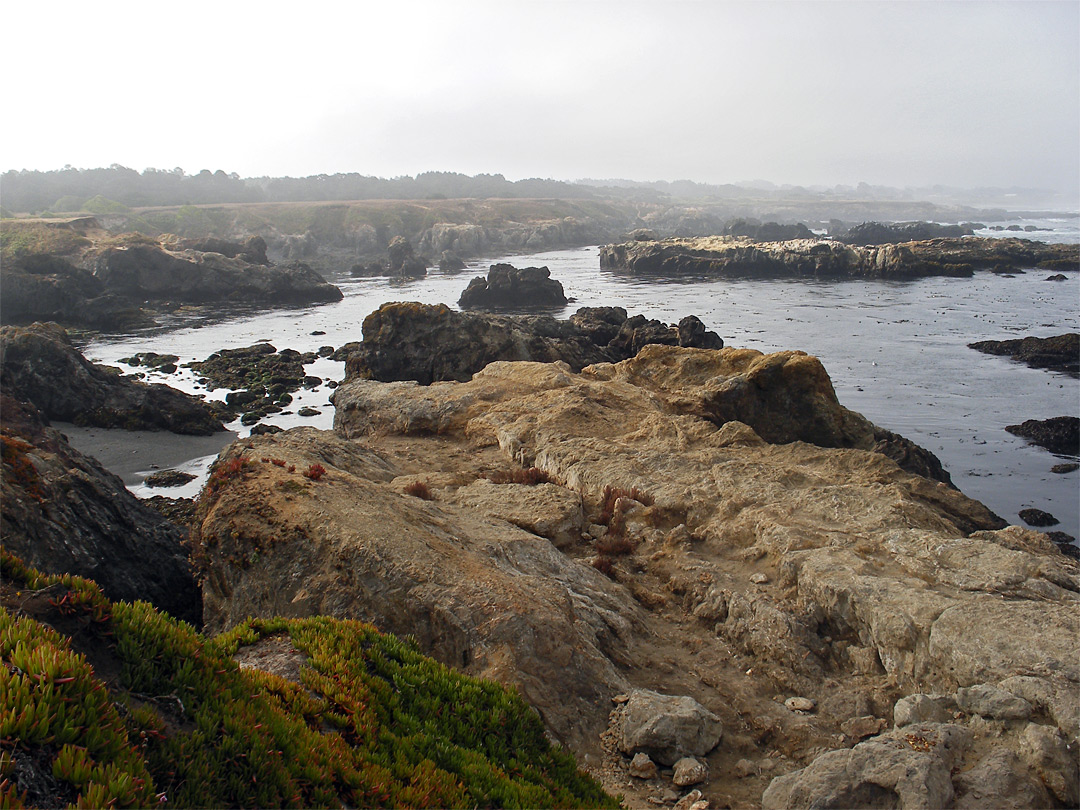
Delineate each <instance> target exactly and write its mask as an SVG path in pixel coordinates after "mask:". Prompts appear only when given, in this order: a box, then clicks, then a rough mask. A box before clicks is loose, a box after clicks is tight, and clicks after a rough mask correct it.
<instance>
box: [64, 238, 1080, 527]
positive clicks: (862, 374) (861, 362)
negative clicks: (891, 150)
mask: <svg viewBox="0 0 1080 810" xmlns="http://www.w3.org/2000/svg"><path fill="white" fill-rule="evenodd" d="M1036 224H1040V225H1044V226H1046V225H1049V226H1051V227H1054V228H1055V230H1054V232H1053V233H1049V234H1046V233H1038V234H1022V236H1027V237H1033V238H1039V239H1041V240H1044V241H1068V242H1076V241H1080V230H1078V227H1077V222H1076V221H1075V220H1069V221H1064V222H1062V221H1057V222H1046V221H1043V222H1037V223H1036ZM983 234H985V235H1015V234H1000V233H998V232H983V233H981V234H980V235H983ZM495 261H507V262H509V263H511V264H514V265H515V266H517V267H525V266H534V265H546V266H547V267H549V268H550V269H551V275H552V277H553V278H555V279H557V280H559V281H560V282H562V284H563V287H564V289H565V291H566V294H567V296H568V297H572V298H574V299H576V300H575V301H574V302H573V303H572V304H571V305H570V306H568V307H567V308H566V309H565V310H564V311H562V312H554V313H552V314H554V315H555V316H556V317H562V318H565V317H568V316H569V315H571V314H572V313H573V312H574V310H575V309H577V308H578V307H581V306H622V307H625V308H626V310H627V312H628V313H629V314H631V315H635V314H641V315H645V316H646V317H649V318H657V319H659V320H662V321H665V322H670V323H674V322H677V321H678V320H679V319H680V318H682V317H684V316H686V315H697V316H698V317H699V318H701V320H702V321H703V322H704V323H705V325H706V327H707V328H709V329H712V330H714V331H716V332H717V333H718V334H720V336H721V337H723V338H724V341H725V343H726V345H728V346H738V347H749V348H754V349H759V350H761V351H763V352H770V351H778V350H784V349H801V350H803V351H805V352H808V353H809V354H813V355H816V356H817V357H819V358H820V359H821V361H822V363H823V364H824V365H825V368H826V370H827V371H828V372H829V375H830V376H831V377H832V381H833V386H834V387H835V389H836V393H837V395H838V397H839V399H840V402H841V403H842V404H843V405H845V406H846V407H848V408H851V409H852V410H855V411H858V412H860V413H862V414H863V415H864V416H866V417H867V418H868V419H870V420H871V421H873V422H874V423H875V424H878V425H880V426H882V427H884V428H887V429H889V430H892V431H894V432H897V433H900V434H902V435H903V436H906V437H907V438H909V439H912V440H913V441H915V442H917V443H918V444H920V445H922V446H924V447H926V448H928V449H930V450H931V451H933V452H934V453H935V454H937V456H938V457H939V458H940V459H941V461H942V463H943V464H944V465H945V467H946V469H948V470H949V472H950V473H951V474H952V477H953V481H954V483H955V484H956V485H957V486H958V487H959V488H960V489H961V490H962V491H963V492H965V493H966V494H968V495H970V496H972V497H974V498H977V499H978V500H981V501H983V502H984V503H985V504H986V505H987V506H989V507H990V508H991V509H993V510H994V511H995V512H997V513H998V514H999V515H1001V516H1002V517H1004V518H1005V519H1006V520H1008V521H1009V522H1011V523H1018V524H1020V525H1023V523H1022V522H1021V521H1020V519H1019V517H1018V515H1017V512H1018V511H1019V510H1020V509H1023V508H1025V507H1035V508H1038V509H1042V510H1044V511H1046V512H1050V513H1051V514H1053V515H1054V516H1056V517H1057V518H1058V519H1059V520H1060V521H1061V525H1060V526H1055V527H1054V528H1055V529H1060V530H1062V531H1065V532H1067V533H1068V534H1071V535H1073V536H1074V537H1076V536H1080V472H1078V471H1074V472H1071V473H1067V474H1055V473H1052V472H1050V468H1051V467H1052V466H1053V465H1054V464H1058V463H1061V462H1063V461H1072V460H1075V459H1073V458H1068V457H1057V456H1054V455H1052V454H1051V453H1049V452H1047V451H1045V450H1043V449H1041V448H1038V447H1035V446H1032V445H1029V444H1028V443H1027V442H1025V441H1024V440H1023V439H1020V438H1017V437H1015V436H1012V435H1011V434H1009V433H1007V432H1006V431H1005V426H1006V425H1011V424H1016V423H1018V422H1022V421H1023V420H1025V419H1047V418H1050V417H1053V416H1065V415H1072V416H1076V415H1080V381H1077V380H1076V379H1074V378H1071V377H1068V376H1067V375H1064V374H1059V373H1056V372H1050V371H1042V370H1035V369H1029V368H1028V367H1027V366H1025V365H1023V364H1020V363H1014V362H1012V361H1010V360H1008V359H1007V358H1002V357H994V356H990V355H985V354H981V353H979V352H976V351H974V350H973V349H969V348H967V344H968V343H971V342H973V341H976V340H985V339H995V340H1003V339H1008V338H1014V337H1021V336H1025V335H1036V336H1039V337H1049V336H1051V335H1055V334H1060V333H1061V332H1066V331H1080V277H1078V275H1077V274H1075V273H1070V274H1067V275H1068V278H1067V280H1066V281H1057V282H1052V281H1046V280H1045V279H1046V277H1047V276H1048V275H1050V274H1049V273H1048V272H1046V271H1039V270H1029V271H1028V272H1027V273H1025V274H1018V275H1016V276H1015V277H1011V278H1010V277H1005V276H999V275H995V274H993V273H990V272H979V273H976V275H975V277H974V278H970V279H953V278H929V279H920V280H916V281H905V282H882V281H843V282H831V281H830V282H818V281H790V280H771V281H748V280H747V281H742V280H737V281H718V280H706V279H693V278H684V279H678V280H667V281H664V280H655V279H650V280H648V281H645V280H640V279H634V278H629V277H621V276H617V275H613V274H610V273H606V272H602V271H601V270H600V267H599V260H598V248H596V247H588V248H581V249H575V250H560V251H552V252H548V253H540V254H534V255H528V256H521V255H519V256H511V257H506V258H503V259H493V260H486V261H483V262H476V263H474V264H473V265H471V266H470V267H469V268H468V269H467V270H464V271H462V272H460V273H456V274H446V275H444V274H441V273H439V272H438V271H437V270H436V271H433V272H432V273H431V274H430V275H428V277H427V278H424V279H419V280H416V281H409V282H404V283H391V282H390V281H389V280H387V279H350V278H344V279H339V280H338V281H337V282H336V283H337V284H338V286H339V287H341V289H342V291H343V292H344V293H345V299H344V300H343V301H341V302H339V303H336V304H329V305H324V306H318V307H310V308H304V309H293V310H275V311H272V312H253V311H244V310H233V311H230V312H227V313H222V312H221V311H218V312H217V313H216V314H215V315H214V316H206V315H204V314H188V315H176V316H171V317H170V318H169V319H168V320H167V321H166V322H164V323H163V325H162V326H161V327H160V328H157V329H153V330H147V331H143V332H139V333H134V334H128V335H123V336H103V337H100V338H97V339H95V340H94V341H93V342H91V343H90V344H89V345H88V346H86V347H84V351H85V353H86V355H87V357H89V358H90V359H92V360H94V361H96V362H102V363H107V364H111V365H118V366H120V367H121V368H123V369H124V370H125V371H135V370H136V369H131V368H128V367H127V366H124V365H123V364H121V363H119V362H118V361H119V359H120V358H121V357H127V356H129V355H132V354H134V353H136V352H140V351H156V352H162V353H170V354H176V355H179V356H180V362H181V363H185V362H190V361H192V360H202V359H205V358H206V357H208V356H209V355H210V354H211V353H213V352H214V351H216V350H218V349H222V348H236V347H240V346H248V345H251V344H252V343H254V342H256V341H258V340H264V339H265V340H269V341H270V342H271V343H272V344H273V345H274V346H275V347H277V348H278V349H284V348H292V349H296V350H298V351H301V352H306V351H315V350H317V349H318V348H319V347H321V346H327V345H329V346H334V347H335V348H336V347H338V346H340V345H341V344H343V343H346V342H348V341H357V340H360V339H361V337H362V335H361V323H362V321H363V319H364V317H365V316H366V315H367V314H369V313H370V312H372V311H373V310H375V309H377V308H378V307H379V305H381V304H383V303H385V302H387V301H420V302H424V303H445V304H448V305H450V306H452V307H456V303H455V302H456V301H457V299H458V296H459V295H460V294H461V292H462V290H464V288H465V287H466V286H467V284H468V282H469V280H470V279H471V278H472V277H473V276H475V275H480V274H483V273H486V270H487V266H488V265H489V264H492V263H494V262H495ZM313 332H323V333H325V334H322V335H314V334H312V333H313ZM140 370H142V369H140ZM306 371H307V373H308V374H314V375H316V376H319V377H322V378H323V379H326V380H331V379H335V380H340V379H341V377H342V376H343V373H344V364H342V363H335V362H333V361H330V360H320V361H318V362H317V363H315V364H313V365H310V366H308V367H307V369H306ZM148 379H149V381H152V382H166V383H168V384H170V385H173V386H174V387H177V388H180V389H182V390H186V391H189V392H192V393H199V394H202V395H205V396H207V397H208V398H212V399H224V397H225V394H226V393H227V391H225V390H223V389H218V390H216V391H213V392H206V391H205V390H203V389H200V388H199V387H198V385H197V383H196V379H195V375H194V374H192V372H191V371H190V370H187V369H181V370H180V371H179V372H177V373H176V374H172V375H161V374H152V375H149V376H148ZM329 394H330V389H328V388H327V387H326V386H322V387H320V388H318V389H316V390H314V391H301V392H299V393H298V394H296V395H294V396H295V399H294V402H293V404H292V405H291V406H290V407H291V410H292V411H295V410H297V409H298V408H300V407H302V406H303V405H310V406H312V407H315V408H316V409H318V410H320V411H321V414H320V416H317V417H312V418H302V417H299V416H297V415H296V414H295V413H294V412H291V413H287V414H279V415H277V416H274V417H271V418H270V419H268V420H265V421H267V422H270V423H273V424H278V425H281V426H282V427H285V428H288V427H294V426H296V425H301V424H306V425H312V426H315V427H321V428H327V429H328V428H329V427H330V426H331V424H332V421H333V407H332V406H331V405H329V403H328V396H329ZM229 427H230V428H231V429H233V430H236V431H238V432H239V433H240V435H241V436H244V435H246V434H247V432H248V429H247V428H244V427H242V426H240V424H239V422H238V421H237V422H236V423H234V424H232V425H230V426H229ZM212 460H213V457H204V458H199V459H192V460H191V462H189V463H188V464H186V465H183V466H182V467H181V469H187V470H190V471H193V472H195V473H197V474H203V475H204V474H205V470H206V468H207V467H208V465H209V463H210V462H211V461H212ZM148 472H150V471H148ZM199 486H201V480H197V481H195V482H193V483H192V484H189V485H188V486H187V487H185V488H180V489H171V490H162V489H154V490H151V489H149V488H147V487H145V486H133V487H132V491H133V492H135V493H136V494H137V495H140V496H148V495H151V494H167V495H172V496H174V497H175V496H192V495H194V494H196V493H197V492H198V488H199Z"/></svg>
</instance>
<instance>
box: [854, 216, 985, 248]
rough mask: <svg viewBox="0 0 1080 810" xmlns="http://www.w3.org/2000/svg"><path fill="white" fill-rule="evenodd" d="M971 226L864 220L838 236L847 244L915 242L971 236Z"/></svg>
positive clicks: (972, 232) (972, 233)
mask: <svg viewBox="0 0 1080 810" xmlns="http://www.w3.org/2000/svg"><path fill="white" fill-rule="evenodd" d="M974 233H975V231H974V230H972V226H971V225H969V224H964V225H939V224H938V223H936V222H893V223H889V224H883V223H881V222H864V223H862V224H861V225H856V226H855V227H853V228H850V229H849V230H848V231H847V233H846V234H843V235H841V236H839V237H838V238H839V239H840V241H841V242H845V243H847V244H849V245H886V244H898V243H900V242H917V241H920V240H924V239H938V238H941V237H952V238H955V237H960V236H973V235H974Z"/></svg>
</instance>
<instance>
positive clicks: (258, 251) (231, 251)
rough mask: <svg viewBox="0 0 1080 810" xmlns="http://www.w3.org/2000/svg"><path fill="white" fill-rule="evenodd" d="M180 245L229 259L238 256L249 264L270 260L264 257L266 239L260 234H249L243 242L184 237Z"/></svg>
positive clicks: (263, 263) (266, 262)
mask: <svg viewBox="0 0 1080 810" xmlns="http://www.w3.org/2000/svg"><path fill="white" fill-rule="evenodd" d="M181 245H182V246H183V247H184V248H186V249H188V250H195V251H198V252H199V253H220V254H221V255H222V256H228V257H229V258H230V259H236V258H240V259H243V260H244V261H246V262H249V263H251V264H262V265H268V264H270V260H269V259H268V258H266V240H264V239H263V238H262V237H261V236H251V237H248V238H247V239H246V240H244V241H243V242H230V241H229V240H227V239H218V238H216V237H208V238H206V239H186V240H184V241H183V242H182V243H181Z"/></svg>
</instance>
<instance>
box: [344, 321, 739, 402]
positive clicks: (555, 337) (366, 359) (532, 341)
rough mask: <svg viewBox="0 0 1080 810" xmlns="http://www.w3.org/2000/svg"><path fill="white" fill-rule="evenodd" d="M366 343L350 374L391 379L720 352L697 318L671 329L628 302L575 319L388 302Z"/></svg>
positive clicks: (355, 351)
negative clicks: (517, 363) (674, 349)
mask: <svg viewBox="0 0 1080 810" xmlns="http://www.w3.org/2000/svg"><path fill="white" fill-rule="evenodd" d="M363 334H364V340H363V341H362V342H361V343H359V344H356V345H354V346H351V347H349V348H348V349H347V350H346V349H345V348H344V347H343V349H342V350H339V353H338V354H337V355H335V356H336V357H337V358H340V359H345V360H346V366H345V373H346V376H347V377H363V378H366V379H374V380H382V381H383V382H390V381H394V380H416V381H418V382H420V383H422V384H424V385H427V384H428V383H431V382H434V381H436V380H460V381H465V380H468V379H469V378H470V377H471V376H472V375H473V374H474V373H475V372H477V371H479V370H480V369H482V368H484V366H486V365H487V364H488V363H492V362H495V361H496V360H535V361H540V362H548V363H550V362H555V361H562V362H565V363H567V364H569V365H570V367H571V368H572V369H574V370H575V371H576V370H579V369H581V368H584V367H585V366H587V365H591V364H593V363H602V362H612V361H618V360H623V359H626V358H627V357H632V356H633V355H634V354H636V353H637V351H638V350H639V349H640V348H641V347H642V346H645V345H647V344H649V343H663V344H667V345H670V346H680V345H681V346H691V347H694V348H710V349H716V348H720V347H722V346H723V345H724V342H723V340H721V339H720V337H719V336H718V335H717V334H716V333H715V332H710V331H708V330H706V329H705V326H704V324H702V323H701V321H700V320H698V318H696V317H695V316H693V315H691V316H688V317H686V318H684V319H683V320H682V321H680V323H679V325H678V326H669V325H667V324H664V323H661V322H660V321H657V320H651V319H646V318H645V317H643V316H641V315H635V316H634V317H632V318H628V317H627V314H626V310H625V309H623V308H622V307H582V308H581V309H579V310H578V311H577V312H576V313H574V315H572V316H571V317H570V319H569V320H568V321H560V320H556V319H555V318H552V317H549V316H544V315H492V314H483V313H466V312H455V311H454V310H452V309H450V308H449V307H447V306H446V305H444V304H419V303H412V302H408V303H392V304H383V305H382V306H381V307H379V309H377V310H376V311H375V312H373V313H371V314H370V315H368V316H367V317H366V318H365V319H364V324H363Z"/></svg>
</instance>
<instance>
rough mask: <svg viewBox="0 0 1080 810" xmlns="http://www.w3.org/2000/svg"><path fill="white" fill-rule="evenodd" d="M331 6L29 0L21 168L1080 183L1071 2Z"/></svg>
mask: <svg viewBox="0 0 1080 810" xmlns="http://www.w3.org/2000/svg"><path fill="white" fill-rule="evenodd" d="M309 6H310V7H309V8H305V9H304V12H305V13H304V14H302V15H301V14H297V13H296V12H295V10H294V9H295V7H294V6H285V5H283V4H276V3H262V4H253V3H246V2H236V3H229V4H217V5H210V4H208V3H202V2H196V3H192V4H187V5H185V7H184V9H185V11H184V14H183V15H182V16H176V15H175V14H173V13H171V12H170V11H169V10H168V9H167V8H165V7H159V6H145V5H141V4H140V5H135V4H129V3H107V4H105V5H98V6H84V5H80V6H74V5H72V6H68V7H65V6H64V5H63V4H61V5H60V6H57V5H56V4H52V5H49V6H43V5H41V4H36V5H29V4H19V6H17V7H14V8H12V9H9V10H5V12H4V20H5V24H6V28H7V30H8V32H9V36H8V37H7V39H6V42H5V47H4V49H3V50H2V51H0V65H2V66H3V70H4V75H5V76H6V77H8V83H7V86H6V88H5V90H6V93H7V99H6V104H5V107H6V111H7V113H8V114H7V115H5V120H4V123H3V124H2V125H0V168H2V169H3V170H9V169H15V170H18V169H34V170H41V171H49V170H56V169H60V168H62V167H64V166H65V165H72V166H76V167H79V168H97V167H106V166H109V165H112V164H120V165H123V166H126V167H129V168H132V169H135V170H137V171H142V170H144V169H146V168H148V167H154V168H158V169H171V168H173V167H174V166H175V167H180V168H183V169H184V170H185V171H186V172H187V173H189V174H197V173H198V172H199V171H200V170H203V169H208V170H210V171H215V170H218V169H221V170H224V171H226V172H235V173H237V174H239V175H240V176H242V177H260V176H271V177H279V176H281V177H284V176H290V177H306V176H311V175H317V174H335V173H350V172H356V173H359V174H363V175H367V176H374V177H387V178H391V177H401V176H415V175H416V174H419V173H422V172H426V171H447V172H458V173H461V174H466V175H470V176H471V175H476V174H501V175H503V176H504V177H506V178H507V179H508V180H520V179H525V178H533V177H536V178H550V179H556V180H565V181H570V182H574V181H578V180H581V179H585V178H595V179H627V180H634V181H642V182H651V181H668V182H674V181H677V180H683V179H686V180H692V181H695V182H700V183H709V184H727V183H733V184H741V183H747V182H751V181H752V179H756V178H761V179H763V180H766V181H768V182H770V183H773V184H776V185H777V186H783V185H792V186H804V187H810V186H822V187H827V188H831V187H834V186H837V185H846V186H857V185H858V184H859V183H862V182H865V183H869V184H871V185H882V186H891V187H894V188H901V189H902V188H910V187H931V186H935V185H941V186H946V187H952V188H961V189H968V188H980V187H996V188H1003V189H1004V188H1013V187H1018V188H1029V189H1045V190H1047V191H1052V192H1056V193H1058V194H1061V195H1063V196H1064V197H1065V198H1066V199H1067V200H1071V201H1072V202H1073V204H1074V206H1075V204H1076V202H1077V200H1078V199H1080V3H1077V2H1073V1H1072V0H1063V1H1062V2H999V3H984V2H954V3H950V2H933V3H923V2H900V3H892V2H880V3H878V2H805V3H786V2H758V3H741V2H677V1H676V0H670V1H669V2H661V1H660V0H653V1H652V2H621V3H611V2H574V3H569V2H505V3H490V2H455V3H444V4H435V3H430V2H400V3H397V4H394V6H393V8H387V7H383V6H381V5H375V4H370V3H359V4H354V5H351V6H349V7H347V8H345V9H344V10H339V9H337V8H336V7H333V8H334V11H333V12H331V10H330V9H331V8H332V7H330V6H328V5H324V4H321V3H313V4H309ZM19 31H24V32H26V35H25V36H16V35H14V32H19Z"/></svg>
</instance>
